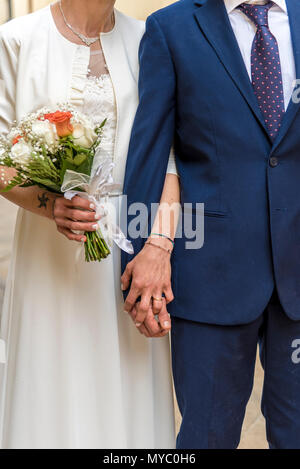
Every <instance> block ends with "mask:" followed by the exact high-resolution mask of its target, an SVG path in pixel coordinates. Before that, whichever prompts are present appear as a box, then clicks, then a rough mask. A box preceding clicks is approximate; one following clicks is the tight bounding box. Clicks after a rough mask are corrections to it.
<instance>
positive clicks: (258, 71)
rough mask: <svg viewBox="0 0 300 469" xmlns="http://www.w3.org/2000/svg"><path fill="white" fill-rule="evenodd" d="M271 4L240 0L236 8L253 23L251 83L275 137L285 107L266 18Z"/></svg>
mask: <svg viewBox="0 0 300 469" xmlns="http://www.w3.org/2000/svg"><path fill="white" fill-rule="evenodd" d="M272 6H273V2H268V3H267V4H266V5H249V4H246V3H243V4H242V5H240V6H239V9H240V10H241V11H242V12H243V13H244V14H245V15H247V16H248V18H250V20H251V21H253V23H254V24H255V25H256V27H257V32H256V35H255V38H254V41H253V45H252V52H251V74H252V84H253V88H254V93H255V95H256V97H257V100H258V104H259V107H260V109H261V111H262V114H263V117H264V120H265V123H266V126H267V129H268V131H269V134H270V137H271V138H272V140H275V138H276V136H277V134H278V132H279V129H280V126H281V122H282V118H283V116H284V113H285V107H284V94H283V84H282V74H281V65H280V57H279V48H278V43H277V41H276V38H275V37H274V36H273V34H272V33H271V31H270V28H269V21H268V15H269V10H270V8H271V7H272Z"/></svg>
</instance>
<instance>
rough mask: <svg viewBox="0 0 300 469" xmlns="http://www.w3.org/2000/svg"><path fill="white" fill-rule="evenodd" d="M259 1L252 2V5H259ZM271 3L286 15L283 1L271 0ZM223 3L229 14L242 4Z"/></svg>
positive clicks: (235, 1)
mask: <svg viewBox="0 0 300 469" xmlns="http://www.w3.org/2000/svg"><path fill="white" fill-rule="evenodd" d="M244 1H245V0H244ZM259 1H260V0H252V3H259ZM272 1H273V3H274V4H275V5H277V6H278V7H279V8H281V9H282V10H283V11H284V12H285V13H287V6H286V1H285V0H272ZM224 3H225V7H226V10H227V13H231V12H232V11H233V10H235V9H236V8H237V7H238V6H239V5H241V4H242V3H244V2H243V1H241V0H224Z"/></svg>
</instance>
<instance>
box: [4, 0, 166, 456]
mask: <svg viewBox="0 0 300 469" xmlns="http://www.w3.org/2000/svg"><path fill="white" fill-rule="evenodd" d="M114 3H115V2H114V0H89V1H88V2H87V1H86V0H62V1H61V2H58V3H55V4H52V5H51V6H49V7H47V8H44V9H42V10H40V11H38V12H36V13H33V14H31V15H28V16H26V17H23V18H19V19H15V20H13V21H11V22H9V23H7V24H5V25H3V26H1V28H0V56H1V62H0V84H1V87H2V86H4V88H3V90H2V88H1V90H2V91H1V96H0V134H2V135H4V134H6V133H7V132H8V130H9V128H10V126H11V125H12V123H13V121H14V120H17V121H19V120H20V119H21V118H22V117H24V116H26V114H28V113H30V112H32V111H34V110H37V109H39V108H41V107H43V106H50V105H53V106H55V105H57V104H58V103H63V102H70V103H71V104H72V105H73V106H75V107H77V108H79V109H80V110H81V111H82V112H84V113H86V114H88V115H89V116H90V118H91V119H92V120H93V122H94V123H95V124H99V123H101V122H102V121H103V120H104V119H106V118H107V119H108V120H107V124H106V126H105V130H104V135H103V140H102V146H101V148H102V152H103V155H107V154H108V155H110V157H111V158H112V159H113V161H114V163H115V169H114V179H115V181H116V182H118V183H121V184H122V183H123V176H124V171H125V164H126V155H127V150H128V145H129V139H130V132H131V127H132V123H133V119H134V116H135V112H136V108H137V104H138V91H137V80H138V46H139V42H140V39H141V37H142V35H143V32H144V24H143V23H142V22H139V21H137V20H134V19H132V18H129V17H127V16H125V15H123V14H121V13H120V12H118V11H117V10H115V9H114ZM99 32H100V35H99ZM3 81H4V83H3ZM1 82H2V83H1ZM100 153H101V152H100ZM99 158H101V154H100V156H99ZM99 161H100V160H98V161H95V165H97V163H99ZM173 165H174V163H173V161H172V159H170V165H169V172H170V173H172V172H174V168H173ZM0 176H1V180H0V189H3V187H4V183H5V182H4V180H5V179H6V178H9V177H10V176H11V175H10V170H8V169H5V170H3V169H2V173H1V174H0ZM172 177H174V176H172ZM167 179H168V176H167ZM5 197H7V198H8V199H9V200H11V201H12V202H14V203H15V204H17V205H19V206H20V207H21V209H20V210H19V214H18V219H17V226H16V233H15V241H14V248H13V256H12V262H11V268H10V273H9V278H8V282H7V288H6V294H5V301H4V308H3V313H2V318H1V331H0V332H1V335H0V339H1V345H2V346H3V348H4V345H5V348H6V350H5V356H3V357H2V358H3V360H2V361H3V363H1V364H0V386H1V387H0V398H1V400H0V437H1V445H0V446H1V447H2V448H34V449H38V448H73V449H75V448H172V447H174V415H173V398H172V384H171V372H170V363H169V341H168V338H167V337H163V336H166V334H167V333H168V331H169V329H170V324H169V322H168V321H164V323H163V326H158V325H157V328H158V330H157V331H156V334H152V335H156V336H157V337H160V338H159V339H157V340H156V339H155V340H149V341H147V340H146V339H145V338H144V337H143V336H142V335H139V334H138V333H137V331H136V327H135V326H134V324H132V323H131V322H130V319H129V317H128V315H126V314H124V311H123V309H124V308H123V301H122V292H121V285H120V277H121V273H120V252H119V250H118V249H117V248H113V252H112V255H111V256H109V258H108V259H106V260H105V261H103V262H101V263H100V264H99V263H92V264H85V263H84V261H81V260H80V261H76V252H77V244H76V243H74V242H70V240H72V241H79V242H82V235H79V234H76V233H78V232H80V231H93V230H95V223H96V219H95V212H94V211H93V207H90V205H88V203H87V201H84V200H83V199H80V198H79V197H77V198H75V199H73V202H68V201H66V200H65V199H63V198H56V196H55V195H53V194H50V193H47V192H44V191H42V190H40V189H38V188H26V189H25V188H23V189H22V188H15V189H14V190H13V191H11V192H9V193H8V194H5ZM120 200H121V197H119V198H115V200H113V203H114V204H115V205H116V208H118V206H119V204H120ZM163 327H164V328H163ZM140 332H142V331H140ZM146 335H147V334H146ZM149 335H150V334H149ZM2 351H3V355H4V350H2Z"/></svg>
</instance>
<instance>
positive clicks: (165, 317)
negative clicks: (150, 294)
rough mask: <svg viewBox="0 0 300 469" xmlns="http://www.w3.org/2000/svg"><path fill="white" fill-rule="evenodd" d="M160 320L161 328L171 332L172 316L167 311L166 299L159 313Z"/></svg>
mask: <svg viewBox="0 0 300 469" xmlns="http://www.w3.org/2000/svg"><path fill="white" fill-rule="evenodd" d="M158 321H159V324H160V326H161V328H162V329H163V330H164V331H165V332H169V331H170V330H171V318H170V315H169V313H168V311H167V307H166V301H165V300H164V302H163V306H162V308H161V310H160V313H159V315H158Z"/></svg>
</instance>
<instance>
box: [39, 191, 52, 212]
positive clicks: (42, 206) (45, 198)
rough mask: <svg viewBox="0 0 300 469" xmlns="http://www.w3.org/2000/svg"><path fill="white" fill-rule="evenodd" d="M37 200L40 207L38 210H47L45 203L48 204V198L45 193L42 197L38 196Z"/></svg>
mask: <svg viewBox="0 0 300 469" xmlns="http://www.w3.org/2000/svg"><path fill="white" fill-rule="evenodd" d="M38 200H39V202H40V205H39V207H38V208H47V203H48V202H49V200H50V199H49V198H48V197H47V192H44V193H43V194H42V195H38Z"/></svg>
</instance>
